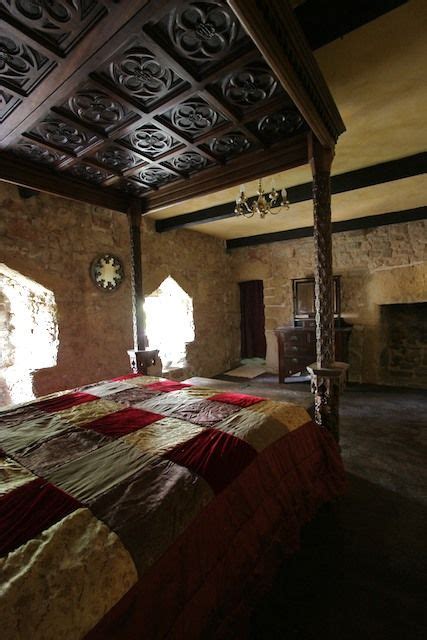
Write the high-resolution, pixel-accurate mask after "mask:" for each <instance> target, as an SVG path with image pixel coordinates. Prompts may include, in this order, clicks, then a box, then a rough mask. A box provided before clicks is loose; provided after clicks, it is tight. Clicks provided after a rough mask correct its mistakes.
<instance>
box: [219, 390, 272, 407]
mask: <svg viewBox="0 0 427 640" xmlns="http://www.w3.org/2000/svg"><path fill="white" fill-rule="evenodd" d="M208 400H215V401H216V402H226V403H227V404H237V405H238V406H239V407H250V406H251V405H252V404H257V403H258V402H263V401H264V400H265V398H260V397H259V396H247V395H245V394H243V393H217V394H216V395H215V396H211V397H210V398H208Z"/></svg>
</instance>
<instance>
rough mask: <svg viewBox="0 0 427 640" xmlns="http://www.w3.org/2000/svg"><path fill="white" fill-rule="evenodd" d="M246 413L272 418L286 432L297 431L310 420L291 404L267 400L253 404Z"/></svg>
mask: <svg viewBox="0 0 427 640" xmlns="http://www.w3.org/2000/svg"><path fill="white" fill-rule="evenodd" d="M246 411H250V412H251V413H260V414H262V415H263V416H265V418H273V419H274V420H277V421H278V422H280V423H281V424H283V425H284V426H285V427H286V428H287V430H288V431H294V429H298V427H301V426H302V425H303V424H305V423H306V422H310V420H311V418H310V416H309V415H308V413H307V411H306V410H305V409H304V408H303V407H300V406H298V405H296V404H292V403H291V402H276V401H274V400H267V401H265V402H260V403H258V404H253V405H252V406H251V407H248V408H247V409H246Z"/></svg>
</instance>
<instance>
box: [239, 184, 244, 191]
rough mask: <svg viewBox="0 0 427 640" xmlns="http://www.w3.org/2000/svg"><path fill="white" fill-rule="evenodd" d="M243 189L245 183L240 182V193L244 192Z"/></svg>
mask: <svg viewBox="0 0 427 640" xmlns="http://www.w3.org/2000/svg"><path fill="white" fill-rule="evenodd" d="M244 190H245V185H244V184H241V185H240V193H243V192H244Z"/></svg>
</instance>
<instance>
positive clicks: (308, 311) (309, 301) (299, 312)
mask: <svg viewBox="0 0 427 640" xmlns="http://www.w3.org/2000/svg"><path fill="white" fill-rule="evenodd" d="M340 279H341V276H334V316H335V317H339V316H340V315H341V292H340ZM292 290H293V299H294V318H314V316H315V315H316V308H315V305H314V278H296V279H295V280H292Z"/></svg>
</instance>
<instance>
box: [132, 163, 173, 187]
mask: <svg viewBox="0 0 427 640" xmlns="http://www.w3.org/2000/svg"><path fill="white" fill-rule="evenodd" d="M172 177H173V175H172V174H171V173H169V171H166V169H162V168H161V167H149V168H148V169H143V170H142V171H140V173H139V179H140V180H142V181H143V182H145V183H146V184H148V185H149V186H150V187H158V186H160V185H162V184H165V183H166V182H169V180H171V179H172Z"/></svg>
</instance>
